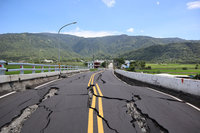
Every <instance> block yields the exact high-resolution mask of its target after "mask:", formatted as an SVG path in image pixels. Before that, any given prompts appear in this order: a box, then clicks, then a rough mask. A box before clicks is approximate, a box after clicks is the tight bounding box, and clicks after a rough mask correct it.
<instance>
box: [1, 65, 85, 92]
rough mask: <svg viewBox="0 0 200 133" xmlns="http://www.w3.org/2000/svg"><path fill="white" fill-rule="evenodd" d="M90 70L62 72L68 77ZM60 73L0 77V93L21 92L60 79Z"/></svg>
mask: <svg viewBox="0 0 200 133" xmlns="http://www.w3.org/2000/svg"><path fill="white" fill-rule="evenodd" d="M85 71H89V69H79V70H69V71H62V72H61V74H62V76H63V75H65V76H68V75H70V74H73V73H79V72H85ZM59 76H60V72H45V73H34V74H18V75H0V92H4V91H7V92H10V91H14V90H15V91H21V90H25V89H26V88H27V87H30V86H36V85H38V84H42V83H44V82H48V81H51V80H54V79H58V78H59Z"/></svg>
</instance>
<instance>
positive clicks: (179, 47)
mask: <svg viewBox="0 0 200 133" xmlns="http://www.w3.org/2000/svg"><path fill="white" fill-rule="evenodd" d="M121 57H124V58H125V59H131V60H144V61H150V62H175V63H200V42H184V43H171V44H167V45H155V46H149V47H147V48H142V49H139V50H134V51H131V52H128V53H125V54H123V55H121Z"/></svg>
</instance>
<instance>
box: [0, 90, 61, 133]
mask: <svg viewBox="0 0 200 133" xmlns="http://www.w3.org/2000/svg"><path fill="white" fill-rule="evenodd" d="M58 90H59V88H56V87H51V88H50V89H49V91H48V92H47V93H46V94H45V95H44V96H43V98H42V99H40V100H39V102H38V103H36V104H34V105H31V106H28V107H26V108H24V109H22V110H21V113H20V114H19V115H18V116H16V117H14V118H13V119H12V120H11V121H10V122H9V123H6V124H4V125H3V126H2V127H1V132H0V133H20V132H21V129H22V126H23V123H24V122H25V121H26V120H27V119H28V118H29V117H30V116H31V114H33V113H34V112H35V111H36V110H37V108H38V107H44V106H40V104H41V103H42V102H43V101H45V100H46V99H48V98H50V97H52V96H54V95H57V91H58ZM29 100H30V99H28V100H26V101H25V102H27V101H29ZM22 104H24V102H23V103H22ZM44 108H45V109H46V110H47V111H49V112H50V113H49V114H48V116H47V120H48V122H47V125H46V126H45V128H44V130H45V129H46V127H47V126H48V125H49V122H50V118H49V116H50V115H51V113H52V112H51V110H50V109H49V108H47V107H44Z"/></svg>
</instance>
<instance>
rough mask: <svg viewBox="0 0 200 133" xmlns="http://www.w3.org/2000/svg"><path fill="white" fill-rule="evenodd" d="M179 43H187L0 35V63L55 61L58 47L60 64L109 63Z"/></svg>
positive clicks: (133, 38) (122, 37)
mask: <svg viewBox="0 0 200 133" xmlns="http://www.w3.org/2000/svg"><path fill="white" fill-rule="evenodd" d="M182 42H187V40H184V39H180V38H153V37H148V36H127V35H117V36H107V37H97V38H83V37H77V36H72V35H65V34H60V35H58V34H51V33H19V34H0V59H3V60H7V61H26V62H27V61H29V62H30V61H31V62H38V61H40V60H43V59H53V60H55V61H56V60H58V47H59V46H60V49H61V60H62V61H68V60H77V59H85V58H87V59H88V58H92V57H93V55H94V57H95V58H98V59H105V58H106V59H111V58H113V57H118V56H121V55H126V53H129V52H131V51H133V50H138V49H141V48H147V47H149V46H156V45H159V47H161V46H162V45H166V44H169V43H182ZM195 42H196V41H195ZM144 54H145V53H144Z"/></svg>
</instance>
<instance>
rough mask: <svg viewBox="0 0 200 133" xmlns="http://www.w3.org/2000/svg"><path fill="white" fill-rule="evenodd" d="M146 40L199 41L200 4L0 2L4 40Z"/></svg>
mask: <svg viewBox="0 0 200 133" xmlns="http://www.w3.org/2000/svg"><path fill="white" fill-rule="evenodd" d="M74 21H77V24H75V25H70V26H68V27H65V28H64V29H63V30H62V31H61V33H63V34H73V35H77V36H83V37H99V36H106V35H120V34H127V35H133V36H135V35H145V36H152V37H180V38H184V39H196V40H200V0H0V34H3V33H23V32H30V33H39V32H51V33H56V32H58V30H59V28H60V27H62V26H63V25H65V24H67V23H71V22H74Z"/></svg>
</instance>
